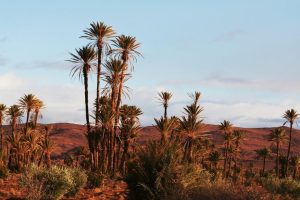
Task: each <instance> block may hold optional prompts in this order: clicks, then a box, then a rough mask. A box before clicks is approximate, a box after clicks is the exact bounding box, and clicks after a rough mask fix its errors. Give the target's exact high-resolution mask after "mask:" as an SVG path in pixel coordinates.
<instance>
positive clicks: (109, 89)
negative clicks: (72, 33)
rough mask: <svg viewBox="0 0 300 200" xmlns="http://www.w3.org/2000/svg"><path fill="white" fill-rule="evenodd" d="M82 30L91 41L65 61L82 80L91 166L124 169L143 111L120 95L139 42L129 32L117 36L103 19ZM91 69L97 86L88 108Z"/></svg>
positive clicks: (93, 168)
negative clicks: (92, 103) (93, 98)
mask: <svg viewBox="0 0 300 200" xmlns="http://www.w3.org/2000/svg"><path fill="white" fill-rule="evenodd" d="M83 33H84V35H83V36H82V38H86V39H88V40H89V41H90V43H89V44H88V45H86V46H84V47H82V48H79V49H76V50H75V51H76V53H75V54H73V53H71V58H70V59H69V60H68V61H70V62H72V63H73V64H74V67H73V68H72V70H71V75H72V76H75V75H78V77H79V79H83V83H84V96H85V118H86V126H87V133H86V136H87V140H88V146H89V150H90V158H89V160H90V164H91V166H90V168H91V170H93V171H101V172H103V173H109V174H115V172H121V173H124V172H125V170H126V169H125V166H126V164H125V163H126V161H127V160H128V157H129V147H130V146H131V142H132V140H133V139H134V137H135V135H136V133H137V131H138V129H139V116H140V115H141V114H142V111H141V110H140V109H139V108H137V107H136V106H128V105H122V99H123V97H124V95H127V88H128V87H127V86H126V85H125V83H126V81H127V80H128V79H129V78H130V77H131V72H132V67H131V66H132V63H133V61H136V58H137V56H141V54H140V53H139V52H138V48H139V47H140V43H138V42H137V41H136V38H135V37H132V36H126V35H120V36H116V33H115V31H114V30H113V28H112V27H111V26H108V25H106V24H104V23H103V22H92V23H91V24H90V27H89V28H87V29H86V30H84V31H83ZM130 68H131V69H130ZM92 71H96V76H97V82H96V88H97V89H96V99H95V101H94V106H95V107H94V109H93V112H90V109H89V90H88V89H89V76H90V75H91V72H92ZM102 81H103V82H104V84H103V86H102V88H103V89H102V90H101V87H100V86H101V85H100V83H102ZM90 118H93V119H94V121H95V123H93V122H91V121H90Z"/></svg>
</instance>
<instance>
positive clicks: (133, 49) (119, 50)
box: [111, 35, 141, 132]
mask: <svg viewBox="0 0 300 200" xmlns="http://www.w3.org/2000/svg"><path fill="white" fill-rule="evenodd" d="M113 46H114V47H115V49H113V50H112V51H111V53H112V54H113V55H115V56H116V57H117V58H119V59H121V60H122V72H121V78H120V84H119V88H118V90H119V91H118V96H117V97H116V98H117V101H116V102H117V103H116V118H115V132H116V128H117V125H118V122H119V112H120V111H119V110H120V105H121V100H122V94H123V92H122V91H123V83H124V80H125V73H126V71H127V69H128V63H129V62H130V61H131V60H136V56H139V55H141V53H140V52H138V51H137V49H138V48H139V47H140V43H138V42H137V41H136V38H135V37H131V36H125V35H121V36H117V37H116V39H115V40H113Z"/></svg>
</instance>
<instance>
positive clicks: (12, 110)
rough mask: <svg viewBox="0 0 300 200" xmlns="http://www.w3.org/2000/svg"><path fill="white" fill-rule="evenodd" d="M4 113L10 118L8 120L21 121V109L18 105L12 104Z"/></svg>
mask: <svg viewBox="0 0 300 200" xmlns="http://www.w3.org/2000/svg"><path fill="white" fill-rule="evenodd" d="M6 115H7V116H8V117H9V118H10V120H11V121H12V120H15V121H19V122H20V121H21V119H20V118H21V117H22V116H23V111H22V110H21V109H20V107H19V106H18V105H12V106H11V107H9V108H8V110H7V111H6Z"/></svg>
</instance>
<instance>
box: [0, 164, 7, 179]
mask: <svg viewBox="0 0 300 200" xmlns="http://www.w3.org/2000/svg"><path fill="white" fill-rule="evenodd" d="M8 175H9V170H8V169H7V167H5V166H0V179H3V178H6V177H8Z"/></svg>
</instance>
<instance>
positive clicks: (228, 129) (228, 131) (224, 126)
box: [219, 120, 233, 177]
mask: <svg viewBox="0 0 300 200" xmlns="http://www.w3.org/2000/svg"><path fill="white" fill-rule="evenodd" d="M219 129H220V130H221V131H223V132H224V139H225V148H224V151H225V158H224V167H223V176H224V177H225V175H226V167H227V166H226V165H227V160H228V149H229V147H230V143H231V141H232V139H233V137H232V129H233V124H231V123H230V121H227V120H224V121H223V122H221V124H220V125H219Z"/></svg>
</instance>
